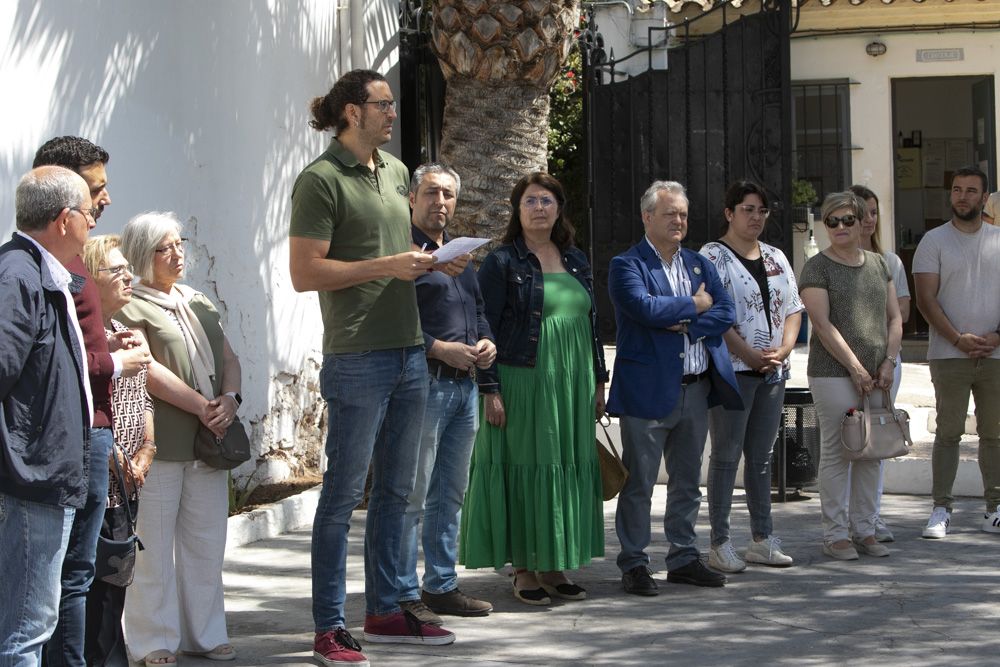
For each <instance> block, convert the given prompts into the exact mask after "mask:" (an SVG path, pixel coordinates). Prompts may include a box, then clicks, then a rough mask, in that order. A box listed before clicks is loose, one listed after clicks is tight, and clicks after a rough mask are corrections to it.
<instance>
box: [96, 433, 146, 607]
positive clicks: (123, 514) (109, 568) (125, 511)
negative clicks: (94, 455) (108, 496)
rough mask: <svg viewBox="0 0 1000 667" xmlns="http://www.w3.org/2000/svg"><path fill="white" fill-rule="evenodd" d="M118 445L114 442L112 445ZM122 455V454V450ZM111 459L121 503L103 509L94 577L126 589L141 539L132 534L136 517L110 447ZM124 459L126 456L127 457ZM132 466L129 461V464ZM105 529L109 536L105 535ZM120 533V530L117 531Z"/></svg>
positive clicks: (120, 468)
mask: <svg viewBox="0 0 1000 667" xmlns="http://www.w3.org/2000/svg"><path fill="white" fill-rule="evenodd" d="M115 447H117V445H116V446H115ZM122 455H123V456H124V455H125V452H124V450H122ZM111 458H113V459H114V462H115V476H116V477H117V479H118V488H119V489H120V491H121V497H122V504H121V505H118V506H116V507H109V508H107V509H106V510H105V511H104V527H102V529H101V534H100V535H98V537H97V557H96V558H95V560H94V569H95V571H94V577H95V578H97V579H100V580H101V581H103V582H104V583H106V584H110V585H112V586H118V587H119V588H125V587H126V586H128V585H129V584H131V583H132V578H133V576H135V552H136V550H137V549H138V550H142V549H143V546H142V542H141V541H140V540H139V536H138V535H136V533H135V522H136V516H135V512H134V511H133V507H132V503H131V501H130V500H129V493H128V487H127V486H126V485H125V475H124V473H123V472H122V466H121V464H120V463H119V462H118V453H117V452H116V451H115V448H114V447H113V448H112V450H111ZM125 460H126V461H128V458H127V456H126V459H125ZM129 465H131V463H129ZM119 526H124V528H125V532H126V533H127V536H126V537H125V538H124V539H120V540H119V539H114V538H115V533H116V532H118V531H116V530H115V529H116V528H117V527H119ZM105 528H107V532H108V533H110V534H109V535H105V534H104V533H105ZM119 534H120V532H119Z"/></svg>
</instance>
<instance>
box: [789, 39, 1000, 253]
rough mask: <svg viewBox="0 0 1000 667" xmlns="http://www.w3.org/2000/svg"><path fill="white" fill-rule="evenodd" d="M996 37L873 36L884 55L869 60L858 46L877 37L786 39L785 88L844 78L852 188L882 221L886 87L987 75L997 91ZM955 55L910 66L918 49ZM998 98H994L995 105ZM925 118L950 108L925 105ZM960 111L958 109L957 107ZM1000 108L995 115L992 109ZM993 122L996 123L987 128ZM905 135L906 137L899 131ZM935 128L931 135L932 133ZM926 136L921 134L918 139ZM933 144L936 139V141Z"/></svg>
mask: <svg viewBox="0 0 1000 667" xmlns="http://www.w3.org/2000/svg"><path fill="white" fill-rule="evenodd" d="M998 34H1000V33H998V32H996V31H978V32H942V33H926V32H922V33H898V34H897V33H890V34H885V35H878V40H879V41H881V42H883V43H884V44H885V45H886V47H887V51H886V53H885V55H882V56H879V57H877V58H873V57H871V56H869V55H868V54H867V53H865V45H867V44H868V43H869V42H871V41H873V39H874V38H875V37H876V35H875V34H874V33H873V34H864V35H844V36H832V37H810V38H801V39H793V40H792V44H791V59H792V80H793V81H796V80H808V79H833V78H840V79H843V78H848V79H851V80H854V81H857V82H858V85H855V86H851V87H850V91H851V98H850V100H851V141H852V143H853V144H854V145H855V146H860V147H861V150H856V151H854V152H853V154H852V168H853V172H854V179H853V180H854V182H855V183H862V184H864V185H867V186H868V187H870V188H871V189H872V190H874V191H875V192H876V193H877V194H878V195H879V200H880V204H881V207H882V215H883V216H884V217H885V219H888V220H892V219H894V217H895V216H894V210H895V202H894V201H893V199H894V198H893V179H894V175H893V159H894V137H893V132H892V85H891V81H892V79H896V78H905V77H937V76H967V75H988V74H992V75H993V76H994V77H995V78H994V83H995V84H996V83H1000V40H998ZM933 48H962V49H964V51H965V59H964V60H962V61H957V62H939V63H921V62H917V59H916V51H917V49H933ZM998 93H1000V91H994V96H995V98H996V99H997V100H998V102H1000V94H998ZM924 103H925V104H926V105H927V107H928V109H929V110H938V109H947V108H952V107H951V105H952V102H951V101H950V100H948V99H947V98H938V99H928V100H925V101H924ZM963 103H964V101H963ZM998 108H1000V107H998ZM955 114H956V121H955V122H956V128H957V129H959V130H961V132H959V135H961V134H962V133H964V131H965V129H966V128H967V127H968V125H969V123H970V122H971V121H970V116H971V111H970V110H969V109H967V108H963V109H959V110H956V111H955ZM998 121H1000V115H998V117H997V118H995V119H994V123H996V122H998ZM903 129H904V133H907V132H908V131H909V130H908V129H907V128H903ZM938 129H940V128H936V129H935V133H936V132H937V130H938ZM928 136H929V135H928V134H927V133H926V132H925V134H924V137H925V138H926V137H928ZM939 136H940V135H939ZM882 233H883V238H882V241H883V243H884V244H885V245H886V246H888V247H892V244H893V243H894V242H895V239H893V238H892V236H891V235H892V229H891V228H890V226H889V225H883V226H882ZM816 236H817V241H818V242H819V243H820V246H821V247H822V246H825V245H826V244H827V240H826V234H825V233H824V232H822V231H817V234H816Z"/></svg>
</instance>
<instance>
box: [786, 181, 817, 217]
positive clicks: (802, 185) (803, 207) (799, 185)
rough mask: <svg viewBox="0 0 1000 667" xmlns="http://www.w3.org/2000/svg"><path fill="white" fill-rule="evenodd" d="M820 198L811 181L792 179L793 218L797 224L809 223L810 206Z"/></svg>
mask: <svg viewBox="0 0 1000 667" xmlns="http://www.w3.org/2000/svg"><path fill="white" fill-rule="evenodd" d="M818 198H819V197H818V196H817V194H816V188H815V187H813V184H812V183H810V182H809V181H806V180H803V179H801V178H797V179H795V180H794V181H792V219H793V220H794V221H795V223H796V224H800V225H805V224H807V222H808V220H809V208H810V207H811V206H812V205H813V204H815V203H816V200H817V199H818Z"/></svg>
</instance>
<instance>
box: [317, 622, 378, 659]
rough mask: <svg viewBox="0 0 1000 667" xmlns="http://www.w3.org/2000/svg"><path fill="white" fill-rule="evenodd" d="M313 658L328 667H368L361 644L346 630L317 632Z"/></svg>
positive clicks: (336, 629)
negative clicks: (345, 666)
mask: <svg viewBox="0 0 1000 667" xmlns="http://www.w3.org/2000/svg"><path fill="white" fill-rule="evenodd" d="M313 657H314V658H316V660H318V661H319V662H320V663H321V664H323V665H325V666H326V667H344V665H347V666H348V667H368V658H366V657H365V655H364V653H362V652H361V644H359V643H358V641H357V640H356V639H355V638H354V637H352V636H351V633H350V632H348V631H347V630H345V629H344V628H334V629H333V630H327V631H326V632H317V633H316V639H315V640H314V641H313Z"/></svg>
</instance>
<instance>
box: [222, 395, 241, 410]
mask: <svg viewBox="0 0 1000 667" xmlns="http://www.w3.org/2000/svg"><path fill="white" fill-rule="evenodd" d="M225 395H226V396H229V397H230V398H232V399H233V400H234V401H236V407H240V406H241V405H243V397H242V396H240V392H238V391H227V392H226V394H225Z"/></svg>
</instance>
